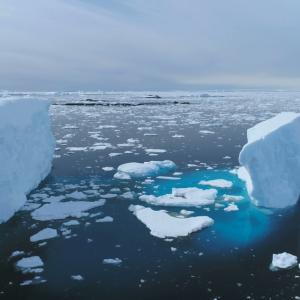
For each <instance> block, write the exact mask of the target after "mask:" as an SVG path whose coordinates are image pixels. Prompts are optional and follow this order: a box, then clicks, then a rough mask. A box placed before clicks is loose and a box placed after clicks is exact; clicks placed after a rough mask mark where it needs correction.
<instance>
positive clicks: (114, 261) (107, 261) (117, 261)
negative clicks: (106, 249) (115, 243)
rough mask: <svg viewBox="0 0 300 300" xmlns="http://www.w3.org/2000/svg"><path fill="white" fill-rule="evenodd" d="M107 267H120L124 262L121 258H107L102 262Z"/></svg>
mask: <svg viewBox="0 0 300 300" xmlns="http://www.w3.org/2000/svg"><path fill="white" fill-rule="evenodd" d="M102 263H103V264H105V265H115V266H118V265H120V264H121V263H122V260H121V259H120V258H105V259H103V261H102Z"/></svg>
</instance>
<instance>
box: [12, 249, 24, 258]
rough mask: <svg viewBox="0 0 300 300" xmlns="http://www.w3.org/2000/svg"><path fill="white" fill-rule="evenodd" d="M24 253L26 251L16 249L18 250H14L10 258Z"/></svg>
mask: <svg viewBox="0 0 300 300" xmlns="http://www.w3.org/2000/svg"><path fill="white" fill-rule="evenodd" d="M24 254H25V252H24V251H19V250H16V251H14V252H13V253H12V254H11V255H10V257H9V258H14V257H17V256H22V255H24Z"/></svg>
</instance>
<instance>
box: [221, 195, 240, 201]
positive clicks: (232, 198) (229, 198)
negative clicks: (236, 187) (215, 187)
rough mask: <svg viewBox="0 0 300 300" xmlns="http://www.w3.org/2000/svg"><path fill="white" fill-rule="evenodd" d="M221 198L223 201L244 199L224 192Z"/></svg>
mask: <svg viewBox="0 0 300 300" xmlns="http://www.w3.org/2000/svg"><path fill="white" fill-rule="evenodd" d="M223 199H224V201H228V202H229V201H241V200H243V199H244V197H243V196H237V195H227V194H224V195H223Z"/></svg>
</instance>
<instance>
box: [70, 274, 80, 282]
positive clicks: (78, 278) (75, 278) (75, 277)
mask: <svg viewBox="0 0 300 300" xmlns="http://www.w3.org/2000/svg"><path fill="white" fill-rule="evenodd" d="M71 279H73V280H77V281H81V280H83V277H82V276H81V275H71Z"/></svg>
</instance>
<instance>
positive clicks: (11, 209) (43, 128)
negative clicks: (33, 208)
mask: <svg viewBox="0 0 300 300" xmlns="http://www.w3.org/2000/svg"><path fill="white" fill-rule="evenodd" d="M49 105H50V102H49V101H45V100H37V99H31V98H26V99H18V98H5V99H1V101H0V165H1V168H0V206H1V210H0V223H2V222H5V221H7V220H8V219H9V218H10V217H12V216H13V214H14V213H15V212H16V211H17V210H19V209H20V208H21V207H22V206H23V205H24V203H25V202H26V195H27V194H28V193H29V192H30V191H31V190H33V189H34V188H36V187H37V186H38V185H39V183H40V182H41V181H42V180H43V179H44V178H45V177H46V176H47V175H48V173H49V172H50V170H51V166H52V158H53V154H54V148H55V140H54V137H53V135H52V131H51V124H50V118H49V114H48V109H49Z"/></svg>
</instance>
